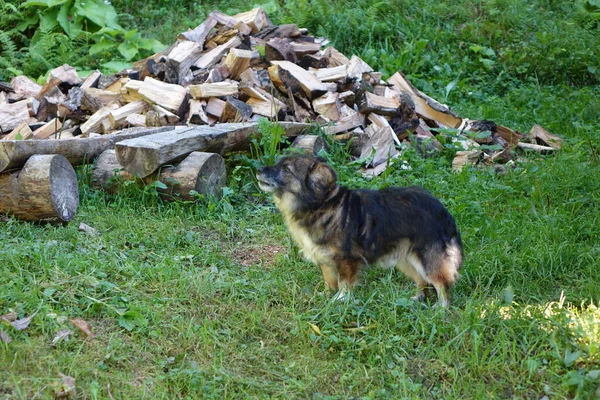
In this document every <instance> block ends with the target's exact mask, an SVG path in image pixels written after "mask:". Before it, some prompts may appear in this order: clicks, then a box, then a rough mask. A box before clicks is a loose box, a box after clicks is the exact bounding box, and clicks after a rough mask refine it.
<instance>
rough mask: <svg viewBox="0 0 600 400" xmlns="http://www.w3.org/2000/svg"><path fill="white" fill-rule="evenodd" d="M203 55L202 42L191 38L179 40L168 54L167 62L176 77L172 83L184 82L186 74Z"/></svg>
mask: <svg viewBox="0 0 600 400" xmlns="http://www.w3.org/2000/svg"><path fill="white" fill-rule="evenodd" d="M201 55H202V45H201V44H199V43H196V42H192V41H189V40H183V41H179V42H178V43H177V44H176V45H175V47H173V49H172V50H171V51H170V52H169V54H168V55H167V59H168V61H167V62H168V64H169V66H170V68H171V69H172V70H173V71H174V73H175V77H176V79H174V80H173V81H172V82H171V83H178V84H182V83H183V82H184V80H185V77H186V75H187V74H188V72H190V67H191V66H192V65H193V64H194V63H195V62H196V61H197V60H198V59H199V58H200V56H201Z"/></svg>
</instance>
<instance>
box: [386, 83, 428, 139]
mask: <svg viewBox="0 0 600 400" xmlns="http://www.w3.org/2000/svg"><path fill="white" fill-rule="evenodd" d="M420 123H421V120H420V119H419V117H418V116H417V114H416V113H415V109H414V107H413V106H412V100H411V99H410V97H409V96H408V95H405V94H402V95H400V107H399V108H398V112H397V113H396V114H395V115H393V116H392V118H391V119H390V126H391V127H392V129H393V130H394V132H395V133H396V135H397V136H398V139H400V140H403V139H405V138H406V137H408V134H409V131H415V130H416V129H417V128H418V127H419V124H420ZM423 127H424V129H425V128H427V126H426V124H425V122H423ZM427 130H428V129H427Z"/></svg>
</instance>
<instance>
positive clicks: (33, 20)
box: [16, 14, 40, 32]
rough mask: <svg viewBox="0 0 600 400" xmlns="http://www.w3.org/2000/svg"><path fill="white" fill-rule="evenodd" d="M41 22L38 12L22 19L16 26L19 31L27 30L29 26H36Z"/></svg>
mask: <svg viewBox="0 0 600 400" xmlns="http://www.w3.org/2000/svg"><path fill="white" fill-rule="evenodd" d="M39 22H40V17H39V15H38V14H35V15H30V16H28V17H26V18H24V19H23V20H21V22H19V23H18V24H17V27H16V28H17V30H18V31H19V32H23V31H24V30H26V29H27V28H29V27H32V26H36V25H37V24H38V23H39Z"/></svg>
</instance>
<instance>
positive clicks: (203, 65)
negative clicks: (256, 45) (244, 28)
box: [194, 36, 242, 69]
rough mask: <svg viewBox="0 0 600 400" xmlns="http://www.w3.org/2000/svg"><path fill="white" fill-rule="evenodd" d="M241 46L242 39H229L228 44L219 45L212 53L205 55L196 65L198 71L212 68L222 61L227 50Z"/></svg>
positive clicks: (235, 37)
mask: <svg viewBox="0 0 600 400" xmlns="http://www.w3.org/2000/svg"><path fill="white" fill-rule="evenodd" d="M240 44H242V39H240V38H239V37H237V36H234V37H232V38H231V39H229V40H228V41H227V43H224V44H222V45H219V46H217V47H215V48H214V49H212V50H211V51H209V52H207V53H204V55H203V56H202V57H200V58H199V59H198V61H196V62H195V63H194V67H196V68H198V69H207V68H209V67H212V66H213V65H215V64H216V63H218V62H219V61H221V59H222V58H223V55H224V54H225V52H226V51H227V50H229V49H231V48H234V47H238V46H239V45H240Z"/></svg>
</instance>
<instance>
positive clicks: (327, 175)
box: [309, 161, 337, 189]
mask: <svg viewBox="0 0 600 400" xmlns="http://www.w3.org/2000/svg"><path fill="white" fill-rule="evenodd" d="M309 176H310V185H311V187H312V188H314V189H329V188H331V187H333V186H334V185H335V183H336V181H337V175H336V173H335V171H334V170H333V168H331V167H330V166H329V165H327V164H325V163H324V162H321V161H317V162H315V163H314V164H313V167H312V169H311V172H310V175H309Z"/></svg>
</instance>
